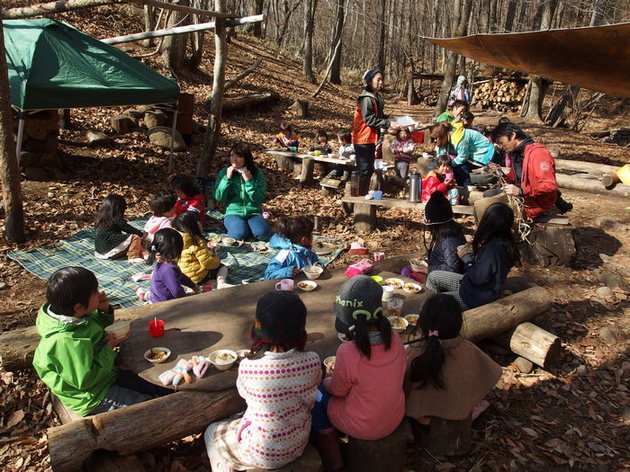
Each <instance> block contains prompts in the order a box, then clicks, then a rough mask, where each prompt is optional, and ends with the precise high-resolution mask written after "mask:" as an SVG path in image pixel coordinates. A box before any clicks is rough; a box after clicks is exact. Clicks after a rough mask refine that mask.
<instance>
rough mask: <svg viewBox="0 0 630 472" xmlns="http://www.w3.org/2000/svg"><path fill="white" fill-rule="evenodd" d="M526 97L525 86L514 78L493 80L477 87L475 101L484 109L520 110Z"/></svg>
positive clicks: (474, 94)
mask: <svg viewBox="0 0 630 472" xmlns="http://www.w3.org/2000/svg"><path fill="white" fill-rule="evenodd" d="M524 97H525V87H524V86H522V85H519V83H518V82H515V81H512V80H506V79H502V80H492V81H489V82H485V83H483V84H481V85H479V86H478V87H475V90H474V93H473V101H474V102H477V104H478V105H481V107H482V108H484V109H493V110H498V111H503V112H506V111H518V110H519V109H520V107H521V103H522V101H523V98H524Z"/></svg>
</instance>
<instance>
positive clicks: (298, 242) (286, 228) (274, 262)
mask: <svg viewBox="0 0 630 472" xmlns="http://www.w3.org/2000/svg"><path fill="white" fill-rule="evenodd" d="M313 228H314V223H313V220H311V219H310V218H307V217H306V216H298V217H296V218H287V219H285V220H281V221H279V222H278V223H276V225H275V230H276V234H274V235H273V236H272V238H271V241H270V243H269V245H270V246H271V247H272V248H273V249H280V251H278V254H276V256H275V257H274V258H273V259H271V262H269V265H268V266H267V270H266V271H265V280H270V279H284V278H287V277H295V276H296V275H298V274H299V273H300V271H301V270H302V269H304V268H305V267H308V266H311V265H314V264H318V263H319V258H318V257H317V254H315V253H314V252H313V251H312V250H311V244H312V243H313Z"/></svg>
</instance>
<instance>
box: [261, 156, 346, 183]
mask: <svg viewBox="0 0 630 472" xmlns="http://www.w3.org/2000/svg"><path fill="white" fill-rule="evenodd" d="M263 152H265V153H267V154H272V155H274V156H275V157H276V162H277V163H278V168H279V169H281V170H289V171H292V172H294V173H295V175H296V176H298V175H299V178H300V184H301V185H311V184H312V183H313V182H314V176H313V173H314V170H315V163H316V162H320V163H322V164H335V165H337V164H341V165H344V166H353V165H354V162H353V161H351V160H348V159H339V158H338V157H329V156H328V155H327V154H325V155H319V156H314V155H311V154H303V153H299V152H294V151H282V150H278V149H265V150H264V151H263ZM296 159H297V160H301V161H302V162H301V166H299V167H296V166H295V164H296Z"/></svg>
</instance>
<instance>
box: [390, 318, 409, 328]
mask: <svg viewBox="0 0 630 472" xmlns="http://www.w3.org/2000/svg"><path fill="white" fill-rule="evenodd" d="M387 319H388V321H389V324H391V325H392V329H393V330H394V331H404V330H405V329H406V328H407V326H409V322H408V321H407V320H406V319H404V318H401V317H400V316H388V317H387Z"/></svg>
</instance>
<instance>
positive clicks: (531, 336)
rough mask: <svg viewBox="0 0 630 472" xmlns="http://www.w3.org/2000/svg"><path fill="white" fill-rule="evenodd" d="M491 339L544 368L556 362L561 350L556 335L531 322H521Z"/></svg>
mask: <svg viewBox="0 0 630 472" xmlns="http://www.w3.org/2000/svg"><path fill="white" fill-rule="evenodd" d="M493 341H495V342H496V343H497V344H499V345H501V346H504V347H508V348H510V350H511V351H512V352H513V353H514V354H518V355H519V356H521V357H524V358H525V359H527V360H529V361H532V362H533V363H534V364H537V365H539V366H540V367H542V368H544V369H546V368H548V367H550V366H552V365H554V364H555V363H556V361H557V360H558V358H559V357H560V351H561V350H562V345H561V342H560V338H559V337H558V336H556V335H555V334H552V333H550V332H549V331H545V330H544V329H542V328H540V327H538V326H536V325H535V324H532V323H521V324H520V325H518V326H517V327H516V328H514V329H513V330H510V331H507V332H505V333H502V334H500V335H498V336H496V337H494V338H493Z"/></svg>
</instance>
